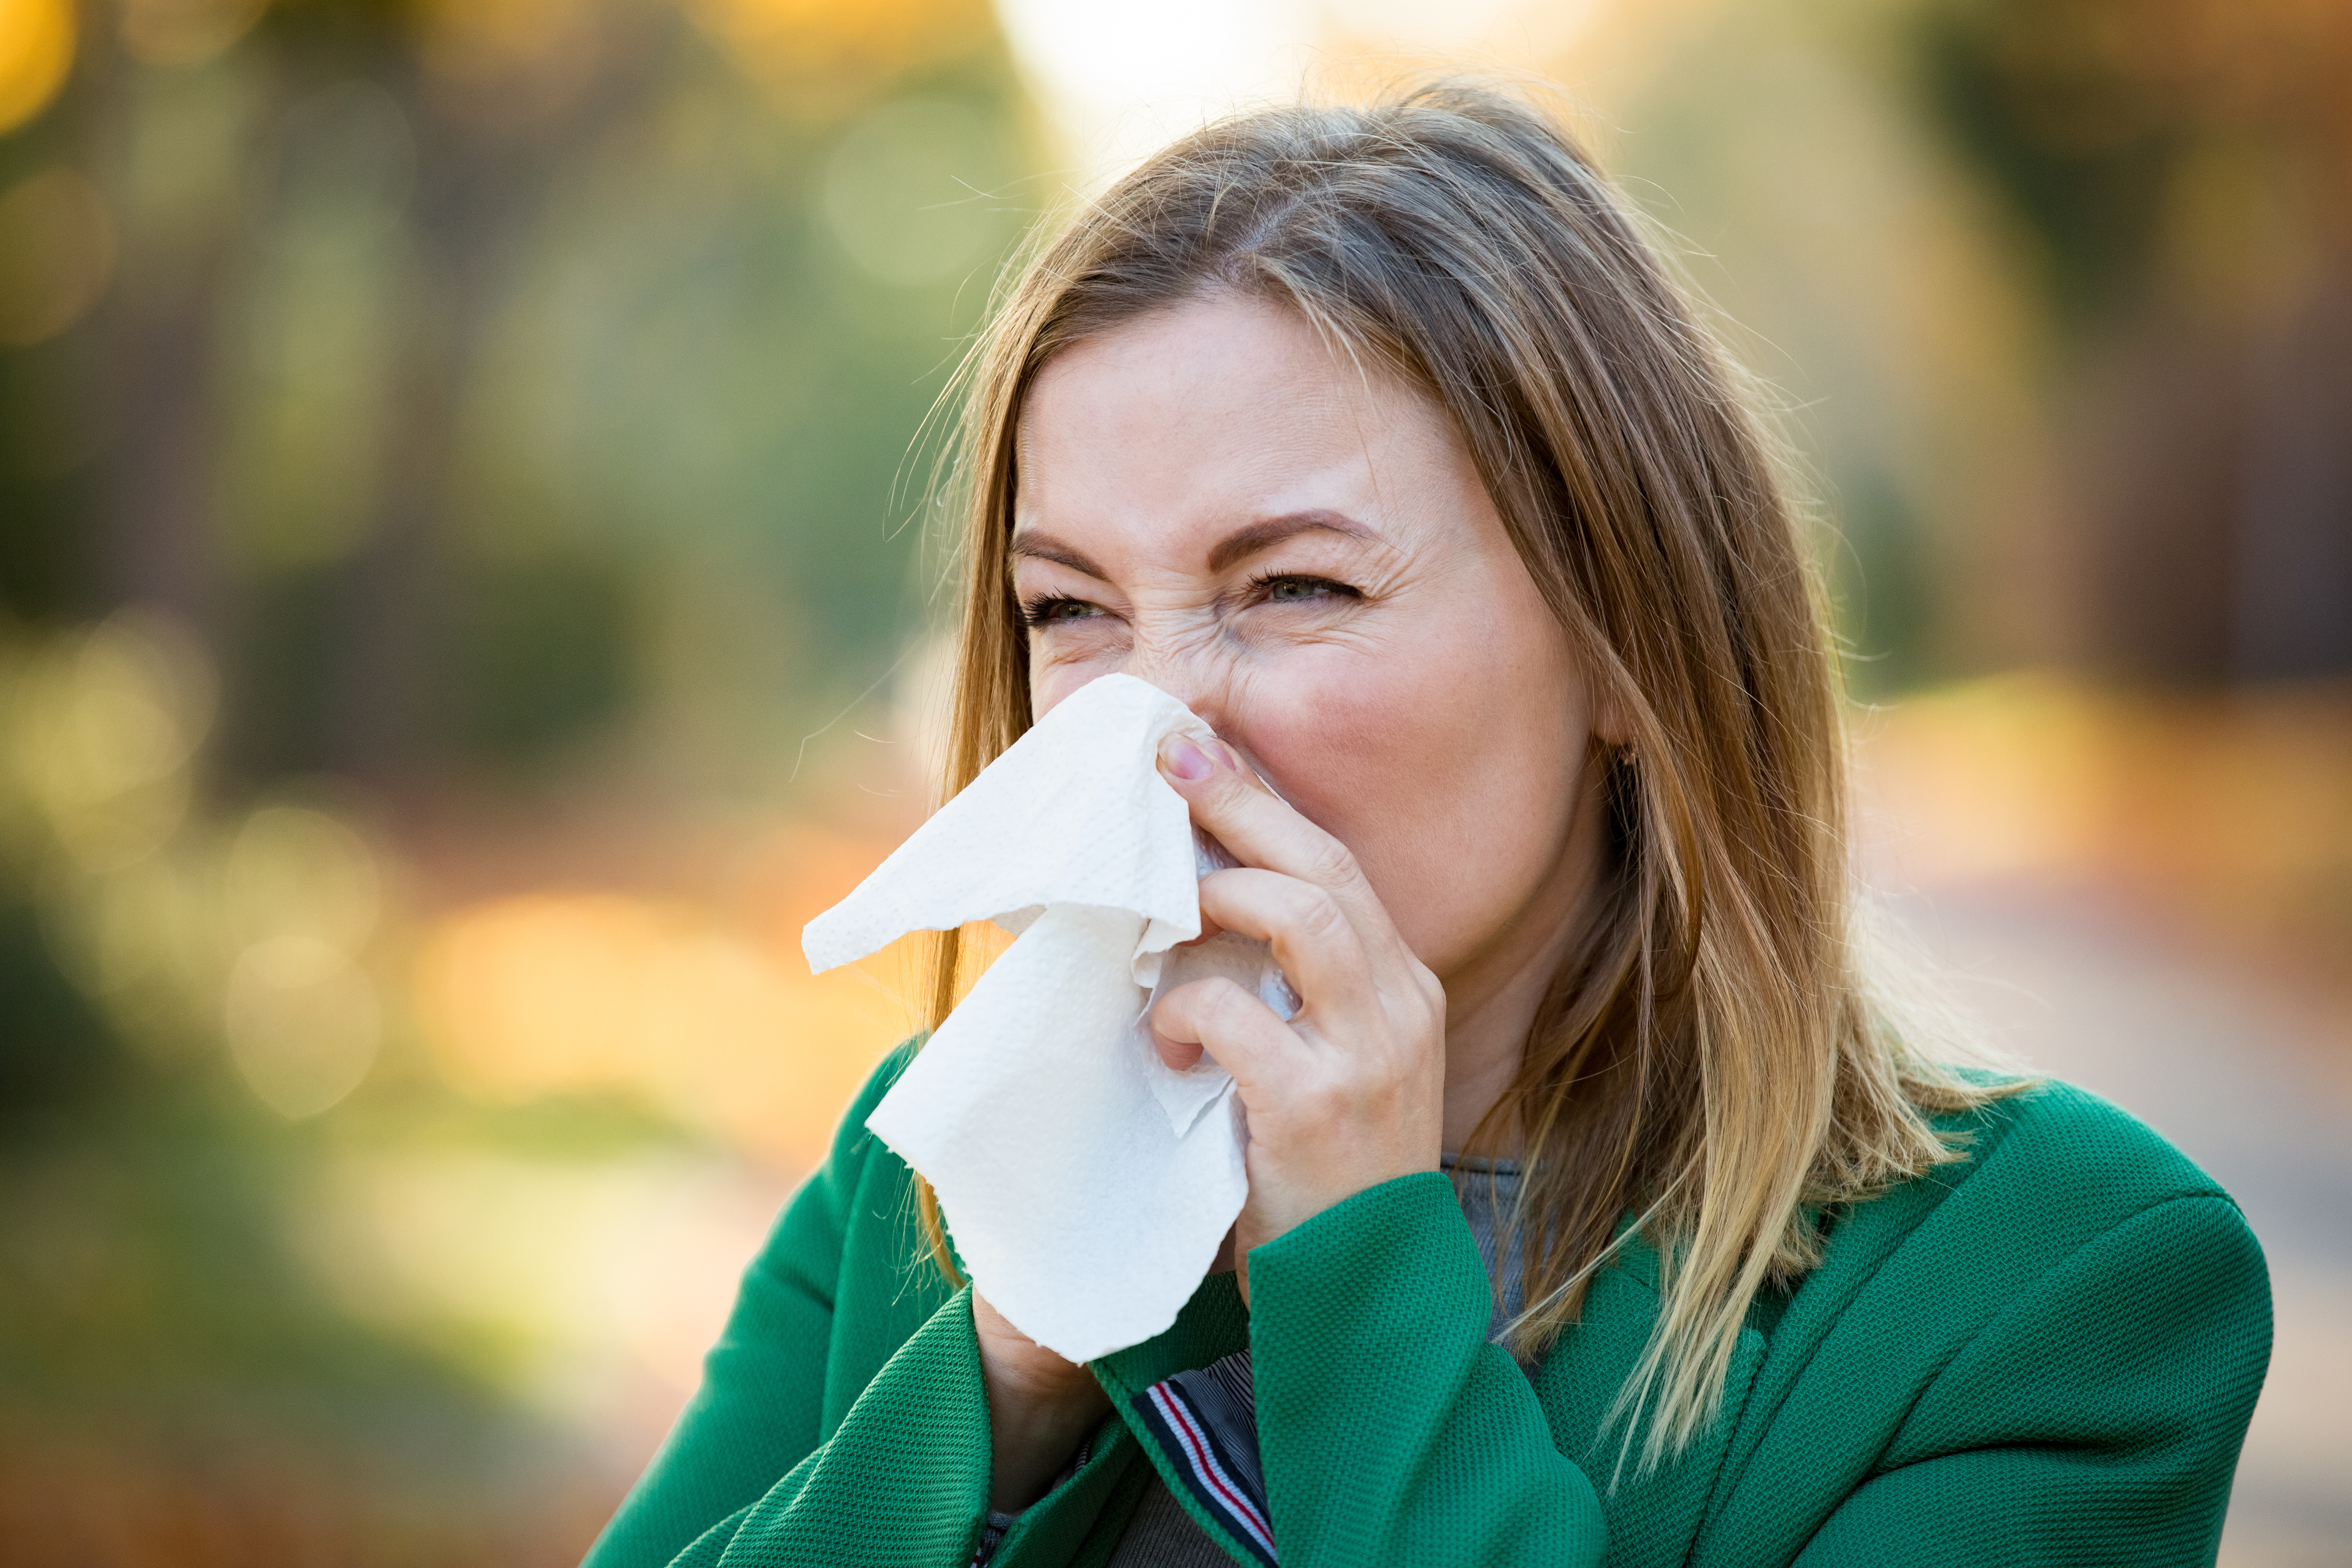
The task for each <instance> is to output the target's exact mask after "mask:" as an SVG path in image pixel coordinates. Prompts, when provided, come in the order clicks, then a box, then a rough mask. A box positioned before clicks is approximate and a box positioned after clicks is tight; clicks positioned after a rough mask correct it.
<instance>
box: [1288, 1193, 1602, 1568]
mask: <svg viewBox="0 0 2352 1568" xmlns="http://www.w3.org/2000/svg"><path fill="white" fill-rule="evenodd" d="M1249 1267H1250V1352H1251V1362H1252V1364H1253V1369H1254V1371H1255V1378H1256V1388H1257V1414H1258V1442H1259V1451H1260V1454H1261V1456H1262V1458H1263V1460H1264V1463H1265V1483H1266V1500H1267V1505H1268V1508H1269V1510H1270V1512H1271V1515H1272V1518H1273V1522H1274V1529H1275V1536H1276V1543H1277V1545H1278V1546H1279V1548H1280V1550H1281V1553H1282V1563H1283V1568H1319V1565H1321V1564H1326V1563H1330V1564H1359V1563H1416V1564H1423V1565H1436V1564H1443V1563H1477V1564H1484V1565H1490V1568H1503V1565H1507V1564H1514V1563H1528V1564H1536V1563H1540V1564H1543V1565H1544V1568H1583V1565H1588V1564H1593V1563H1599V1562H1600V1561H1601V1554H1602V1552H1603V1550H1604V1548H1605V1546H1606V1544H1607V1530H1606V1526H1605V1524H1604V1521H1603V1519H1602V1515H1601V1504H1600V1501H1599V1500H1598V1499H1597V1498H1596V1496H1595V1495H1594V1492H1593V1489H1592V1486H1591V1482H1590V1481H1589V1480H1588V1479H1586V1477H1585V1475H1584V1473H1583V1471H1582V1470H1580V1469H1579V1468H1577V1466H1576V1465H1575V1464H1574V1463H1572V1462H1571V1461H1570V1460H1569V1459H1568V1458H1566V1457H1565V1456H1563V1455H1562V1454H1561V1453H1560V1452H1559V1449H1558V1447H1555V1446H1554V1444H1553V1441H1552V1436H1551V1431H1550V1427H1549V1425H1548V1424H1547V1422H1546V1420H1545V1417H1544V1413H1543V1409H1542V1406H1541V1405H1539V1404H1538V1402H1537V1399H1536V1394H1535V1390H1534V1389H1533V1388H1532V1387H1530V1386H1529V1384H1528V1379H1527V1376H1526V1374H1525V1373H1522V1372H1521V1371H1520V1370H1519V1368H1518V1366H1517V1364H1516V1363H1513V1361H1512V1360H1511V1358H1510V1357H1509V1355H1507V1353H1506V1352H1503V1351H1502V1350H1501V1349H1499V1348H1498V1347H1496V1346H1494V1345H1490V1344H1488V1343H1487V1342H1486V1325H1487V1321H1488V1318H1489V1316H1490V1314H1491V1311H1492V1310H1493V1293H1492V1289H1491V1287H1490V1286H1489V1284H1488V1281H1487V1278H1486V1268H1485V1266H1484V1264H1483V1263H1482V1262H1481V1260H1480V1258H1479V1256H1478V1247H1477V1244H1476V1243H1475V1241H1474V1240H1472V1238H1471V1236H1470V1229H1469V1226H1468V1224H1467V1223H1466V1222H1465V1220H1464V1219H1463V1217H1462V1208H1461V1205H1460V1204H1459V1203H1458V1202H1457V1201H1456V1199H1455V1197H1454V1188H1453V1185H1452V1184H1451V1183H1449V1182H1448V1181H1447V1180H1446V1178H1445V1177H1444V1176H1443V1175H1441V1174H1439V1173H1436V1172H1430V1173H1425V1174H1421V1175H1413V1176H1404V1177H1400V1178H1399V1179H1397V1180H1395V1181H1392V1182H1388V1183H1384V1184H1381V1185H1380V1186H1377V1187H1373V1188H1370V1189H1369V1190H1367V1191H1365V1192H1361V1193H1359V1194H1356V1195H1355V1196H1353V1197H1351V1198H1349V1199H1347V1200H1346V1201H1345V1202H1343V1203H1339V1204H1337V1205H1333V1206H1332V1207H1331V1208H1329V1209H1327V1210H1325V1211H1324V1212H1323V1213H1322V1214H1319V1215H1316V1216H1315V1217H1314V1218H1313V1219H1310V1220H1308V1221H1307V1223H1306V1224H1304V1225H1301V1226H1297V1227H1296V1228H1295V1229H1293V1230H1291V1231H1289V1232H1287V1233H1286V1234H1285V1235H1283V1236H1280V1237H1276V1239H1274V1240H1273V1241H1270V1242H1268V1243H1266V1244H1265V1246H1263V1247H1257V1248H1256V1249H1255V1250H1254V1251H1252V1252H1251V1253H1250V1258H1249Z"/></svg>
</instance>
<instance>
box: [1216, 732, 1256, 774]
mask: <svg viewBox="0 0 2352 1568" xmlns="http://www.w3.org/2000/svg"><path fill="white" fill-rule="evenodd" d="M1217 750H1218V751H1219V752H1223V754H1224V759H1225V766H1227V767H1229V768H1231V769H1233V770H1234V772H1235V773H1239V774H1241V775H1242V776H1243V777H1244V778H1247V777H1248V776H1249V770H1248V769H1247V768H1245V767H1244V766H1242V754H1241V753H1240V752H1236V751H1234V749H1233V748H1232V747H1231V746H1228V745H1226V744H1225V743H1224V742H1223V741H1220V742H1217Z"/></svg>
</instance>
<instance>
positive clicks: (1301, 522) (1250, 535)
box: [1209, 507, 1381, 572]
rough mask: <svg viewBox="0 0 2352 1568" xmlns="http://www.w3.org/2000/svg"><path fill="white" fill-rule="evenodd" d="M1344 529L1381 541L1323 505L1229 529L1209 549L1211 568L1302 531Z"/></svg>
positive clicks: (1370, 540)
mask: <svg viewBox="0 0 2352 1568" xmlns="http://www.w3.org/2000/svg"><path fill="white" fill-rule="evenodd" d="M1318 531H1319V532H1323V533H1344V534H1346V535H1347V536H1348V537H1349V538H1350V539H1360V540H1362V541H1364V542H1366V543H1368V544H1378V543H1379V542H1381V536H1380V535H1379V534H1377V533H1375V532H1373V531H1371V530H1370V529H1369V528H1367V527H1365V526H1364V525H1363V524H1362V523H1360V522H1358V521H1356V520H1355V519H1354V518H1352V517H1349V515H1348V514H1347V513H1346V512H1343V511H1330V510H1325V509H1324V508H1321V507H1316V508H1312V509H1310V510H1306V511H1293V512H1285V513H1284V514H1283V515H1282V516H1280V517H1270V518H1267V519H1266V520H1265V521H1263V522H1253V523H1251V524H1249V525H1248V526H1247V527H1245V528H1237V529H1235V530H1234V531H1233V532H1231V533H1228V534H1227V535H1225V536H1224V537H1223V539H1221V540H1219V541H1217V542H1216V544H1215V545H1214V546H1213V547H1212V548H1211V549H1210V551H1209V570H1210V571H1212V572H1222V571H1223V570H1224V569H1225V568H1226V567H1228V566H1230V565H1232V564H1233V563H1234V562H1236V561H1242V560H1245V559H1247V558H1248V557H1250V556H1252V555H1255V554H1256V553H1257V552H1259V551H1261V550H1271V549H1273V548H1274V547H1275V546H1276V545H1277V544H1279V543H1281V542H1283V541H1284V540H1286V539H1290V538H1293V537H1295V536H1297V535H1298V534H1301V533H1314V532H1318Z"/></svg>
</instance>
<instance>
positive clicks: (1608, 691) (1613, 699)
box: [1592, 680, 1633, 752]
mask: <svg viewBox="0 0 2352 1568" xmlns="http://www.w3.org/2000/svg"><path fill="white" fill-rule="evenodd" d="M1592 688H1593V689H1592V738H1593V739H1594V740H1596V741H1598V742H1601V744H1602V745H1604V746H1606V747H1608V748H1609V749H1610V750H1611V751H1612V752H1622V751H1623V750H1624V749H1625V748H1626V747H1627V746H1630V745H1632V744H1633V726H1632V725H1630V724H1628V723H1627V722H1626V721H1625V714H1626V704H1625V702H1624V701H1623V700H1622V699H1621V698H1620V697H1619V695H1618V693H1617V691H1616V690H1615V689H1614V688H1613V686H1612V684H1611V683H1610V682H1607V681H1601V680H1596V681H1594V682H1593V683H1592Z"/></svg>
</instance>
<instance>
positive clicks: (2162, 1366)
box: [1797, 1195, 2271, 1568]
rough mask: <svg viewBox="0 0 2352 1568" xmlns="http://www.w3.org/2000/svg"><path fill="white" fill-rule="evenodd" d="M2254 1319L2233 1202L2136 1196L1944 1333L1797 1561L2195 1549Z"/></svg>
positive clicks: (2233, 1428) (2249, 1366)
mask: <svg viewBox="0 0 2352 1568" xmlns="http://www.w3.org/2000/svg"><path fill="white" fill-rule="evenodd" d="M2270 1338H2271V1316H2270V1289H2269V1283H2268V1278H2267V1275H2266V1273H2265V1271H2264V1268H2263V1257H2262V1251H2261V1248H2260V1247H2259V1246H2258V1245H2257V1244H2256V1242H2255V1240H2254V1237H2253V1234H2252V1231H2251V1230H2249V1229H2248V1228H2247V1226H2246V1224H2245V1221H2244V1220H2243V1219H2242V1217H2241V1216H2240V1215H2239V1213H2238V1210H2237V1209H2236V1207H2235V1206H2234V1205H2231V1203H2230V1202H2229V1201H2228V1200H2227V1199H2225V1198H2221V1197H2218V1196H2202V1195H2200V1196H2187V1197H2177V1198H2173V1199H2170V1200H2168V1201H2166V1202H2161V1203H2158V1204H2155V1205H2151V1206H2149V1207H2147V1208H2145V1209H2143V1210H2141V1211H2140V1212H2139V1213H2137V1214H2136V1215H2131V1216H2130V1217H2128V1218H2126V1219H2125V1220H2123V1221H2121V1222H2120V1223H2118V1224H2116V1225H2115V1226H2112V1227H2111V1228H2109V1229H2107V1230H2105V1231H2104V1232H2102V1233H2101V1234H2099V1235H2098V1236H2096V1237H2094V1238H2092V1239H2091V1240H2089V1241H2087V1242H2085V1243H2084V1245H2083V1246H2082V1247H2079V1248H2078V1249H2076V1250H2075V1251H2074V1253H2072V1254H2071V1255H2070V1256H2068V1257H2067V1258H2065V1259H2064V1260H2063V1262H2061V1263H2060V1264H2059V1265H2058V1266H2057V1267H2055V1268H2053V1269H2052V1270H2051V1271H2050V1272H2049V1273H2047V1274H2046V1275H2045V1276H2044V1277H2043V1278H2042V1279H2041V1280H2040V1281H2039V1282H2038V1283H2037V1285H2036V1286H2035V1287H2034V1288H2033V1289H2031V1290H2029V1291H2027V1292H2025V1293H2024V1294H2023V1295H2021V1297H2020V1298H2019V1299H2017V1300H2015V1301H2014V1302H2012V1303H2011V1305H2010V1306H2009V1307H2008V1309H2007V1310H2004V1311H2003V1312H2001V1313H2000V1315H1999V1316H1998V1317H1996V1318H1995V1319H1994V1320H1993V1321H1990V1322H1989V1323H1987V1324H1986V1325H1985V1327H1984V1328H1983V1330H1982V1331H1980V1332H1979V1333H1978V1334H1977V1335H1976V1336H1975V1337H1974V1338H1973V1339H1972V1340H1971V1341H1970V1342H1969V1343H1968V1344H1967V1345H1966V1346H1964V1347H1963V1348H1962V1349H1961V1350H1960V1352H1959V1353H1958V1355H1956V1356H1955V1357H1954V1358H1953V1359H1952V1361H1951V1362H1950V1363H1948V1365H1947V1366H1946V1367H1945V1369H1944V1370H1943V1372H1942V1373H1940V1374H1939V1375H1938V1376H1937V1378H1936V1380H1935V1382H1934V1383H1933V1384H1931V1385H1929V1387H1928V1388H1927V1391H1926V1392H1925V1394H1923V1395H1922V1396H1921V1398H1920V1399H1919V1401H1918V1403H1917V1404H1916V1405H1915V1406H1914V1407H1913V1409H1912V1410H1911V1412H1910V1414H1909V1415H1908V1416H1907V1417H1906V1420H1905V1422H1904V1424H1903V1426H1902V1427H1901V1429H1900V1430H1899V1432H1898V1433H1897V1435H1896V1437H1895V1443H1894V1445H1893V1446H1892V1447H1891V1448H1890V1449H1889V1450H1888V1451H1887V1453H1886V1455H1885V1458H1883V1459H1882V1461H1881V1463H1880V1466H1879V1467H1878V1470H1877V1473H1876V1474H1874V1476H1873V1477H1871V1479H1868V1480H1866V1481H1864V1483H1863V1485H1861V1486H1860V1487H1859V1488H1857V1489H1854V1490H1853V1492H1852V1493H1850V1494H1849V1495H1848V1496H1847V1497H1846V1498H1845V1499H1844V1500H1843V1501H1842V1502H1841V1503H1840V1504H1839V1505H1838V1506H1837V1507H1836V1508H1835V1509H1834V1510H1832V1512H1831V1513H1830V1515H1829V1517H1828V1519H1827V1520H1826V1521H1824V1522H1823V1523H1822V1527H1821V1529H1820V1530H1819V1531H1817V1532H1816V1533H1815V1534H1814V1536H1813V1538H1812V1540H1811V1542H1809V1543H1808V1544H1807V1545H1806V1547H1805V1549H1804V1550H1803V1552H1801V1554H1800V1556H1799V1557H1798V1559H1797V1561H1798V1562H1799V1563H1802V1564H1805V1565H1806V1568H1844V1565H1847V1564H1853V1565H1854V1568H1861V1565H1864V1564H1873V1565H1874V1564H1878V1563H1895V1562H1900V1563H1909V1564H1918V1565H1920V1568H1934V1565H1937V1564H1953V1565H1958V1564H1982V1563H2003V1564H2010V1563H2049V1564H2053V1565H2054V1564H2060V1563H2063V1564H2067V1565H2069V1568H2074V1565H2078V1564H2099V1563H2116V1564H2126V1563H2128V1564H2135V1565H2142V1568H2161V1565H2164V1564H2171V1563H2180V1564H2189V1563H2211V1562H2212V1561H2213V1558H2214V1553H2215V1551H2216V1549H2217V1545H2218V1542H2219V1540H2220V1536H2221V1519H2222V1514H2223V1512H2224V1510H2226V1508H2227V1506H2228V1503H2229V1498H2230V1479H2231V1472H2232V1471H2233V1469H2234V1468H2235V1467H2236V1464H2237V1458H2238V1447H2239V1443H2240V1441H2241V1440H2242V1437H2243V1436H2244V1433H2245V1428H2246V1422H2247V1418H2248V1417H2249V1415H2251V1414H2252V1408H2253V1403H2254V1399H2255V1396H2256V1395H2257V1394H2259V1393H2260V1392H2261V1389H2262V1382H2263V1369H2264V1367H2265V1366H2266V1365H2267V1363H2268V1362H2269V1358H2270Z"/></svg>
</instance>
